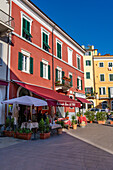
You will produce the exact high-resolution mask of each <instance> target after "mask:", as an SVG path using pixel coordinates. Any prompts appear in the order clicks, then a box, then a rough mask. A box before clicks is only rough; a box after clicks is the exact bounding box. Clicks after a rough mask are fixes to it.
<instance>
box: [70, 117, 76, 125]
mask: <svg viewBox="0 0 113 170" xmlns="http://www.w3.org/2000/svg"><path fill="white" fill-rule="evenodd" d="M71 119H72V124H75V116H74V115H72V116H71Z"/></svg>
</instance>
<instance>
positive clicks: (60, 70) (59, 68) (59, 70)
mask: <svg viewBox="0 0 113 170" xmlns="http://www.w3.org/2000/svg"><path fill="white" fill-rule="evenodd" d="M57 70H58V81H60V83H61V84H62V68H61V67H59V66H57ZM59 72H60V79H59Z"/></svg>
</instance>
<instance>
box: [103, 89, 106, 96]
mask: <svg viewBox="0 0 113 170" xmlns="http://www.w3.org/2000/svg"><path fill="white" fill-rule="evenodd" d="M105 94H106V92H105V87H103V95H105Z"/></svg>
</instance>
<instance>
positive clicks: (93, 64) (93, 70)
mask: <svg viewBox="0 0 113 170" xmlns="http://www.w3.org/2000/svg"><path fill="white" fill-rule="evenodd" d="M92 63H93V82H94V92H95V93H96V88H95V69H94V56H93V57H92ZM95 96H96V95H95ZM96 105H97V96H96Z"/></svg>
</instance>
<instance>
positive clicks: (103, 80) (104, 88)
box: [93, 54, 113, 110]
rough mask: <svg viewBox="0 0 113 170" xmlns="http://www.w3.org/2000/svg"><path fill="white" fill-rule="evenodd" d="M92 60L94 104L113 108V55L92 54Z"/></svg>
mask: <svg viewBox="0 0 113 170" xmlns="http://www.w3.org/2000/svg"><path fill="white" fill-rule="evenodd" d="M93 61H94V89H95V92H96V96H95V99H94V102H95V106H96V107H97V108H101V109H105V108H106V107H107V106H109V107H110V110H113V55H109V54H106V55H94V57H93Z"/></svg>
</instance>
